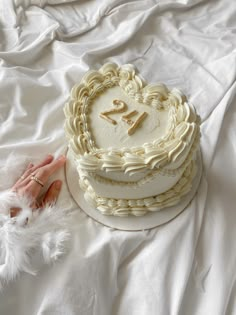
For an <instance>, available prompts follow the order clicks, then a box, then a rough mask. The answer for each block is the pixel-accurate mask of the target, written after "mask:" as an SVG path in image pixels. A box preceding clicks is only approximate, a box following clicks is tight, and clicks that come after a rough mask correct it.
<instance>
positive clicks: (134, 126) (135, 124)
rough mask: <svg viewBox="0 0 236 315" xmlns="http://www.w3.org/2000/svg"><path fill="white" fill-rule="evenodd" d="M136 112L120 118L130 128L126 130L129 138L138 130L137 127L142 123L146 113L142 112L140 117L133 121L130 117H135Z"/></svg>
mask: <svg viewBox="0 0 236 315" xmlns="http://www.w3.org/2000/svg"><path fill="white" fill-rule="evenodd" d="M137 113H138V112H137V111H136V110H134V111H132V112H130V113H128V114H126V115H123V116H122V117H121V118H122V120H123V121H125V122H126V123H127V124H128V125H130V126H131V127H130V128H129V129H128V135H129V136H131V135H132V134H134V132H135V130H136V129H137V128H138V126H139V125H140V124H141V123H142V121H143V120H144V119H145V118H146V117H147V112H143V113H142V114H141V115H139V117H138V118H137V119H136V120H135V121H133V120H131V119H130V117H132V116H134V115H136V114H137Z"/></svg>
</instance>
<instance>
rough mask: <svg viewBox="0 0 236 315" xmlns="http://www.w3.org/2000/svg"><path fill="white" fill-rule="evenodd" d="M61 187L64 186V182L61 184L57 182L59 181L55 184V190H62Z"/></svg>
mask: <svg viewBox="0 0 236 315" xmlns="http://www.w3.org/2000/svg"><path fill="white" fill-rule="evenodd" d="M61 186H62V182H61V181H60V180H57V181H56V182H55V188H56V189H57V190H60V189H61Z"/></svg>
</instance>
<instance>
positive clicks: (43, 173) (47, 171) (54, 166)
mask: <svg viewBox="0 0 236 315" xmlns="http://www.w3.org/2000/svg"><path fill="white" fill-rule="evenodd" d="M65 162H66V157H65V156H64V155H62V156H60V157H59V158H57V159H56V160H54V161H52V162H51V163H50V164H48V165H45V166H44V167H41V168H40V169H38V170H37V171H36V172H34V174H35V176H36V177H37V178H38V179H40V181H42V183H43V184H45V183H46V182H47V181H48V179H49V177H50V176H51V175H53V174H54V173H55V172H56V171H58V170H59V169H60V168H61V167H63V166H64V164H65Z"/></svg>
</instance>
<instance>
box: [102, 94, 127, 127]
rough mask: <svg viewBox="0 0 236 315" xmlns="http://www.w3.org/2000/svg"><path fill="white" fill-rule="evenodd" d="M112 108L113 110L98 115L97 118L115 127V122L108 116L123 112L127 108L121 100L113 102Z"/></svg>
mask: <svg viewBox="0 0 236 315" xmlns="http://www.w3.org/2000/svg"><path fill="white" fill-rule="evenodd" d="M113 106H114V108H112V109H110V110H107V111H105V112H102V113H100V115H99V116H100V117H101V118H103V119H105V120H106V121H108V122H109V123H111V124H113V125H116V124H117V122H116V120H114V119H112V118H111V117H109V116H108V115H111V114H117V113H123V112H125V111H126V108H127V104H126V103H125V102H123V101H121V100H114V101H113Z"/></svg>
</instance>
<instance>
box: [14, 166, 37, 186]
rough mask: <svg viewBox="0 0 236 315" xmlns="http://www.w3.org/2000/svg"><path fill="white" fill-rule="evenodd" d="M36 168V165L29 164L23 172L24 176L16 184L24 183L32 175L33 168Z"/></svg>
mask: <svg viewBox="0 0 236 315" xmlns="http://www.w3.org/2000/svg"><path fill="white" fill-rule="evenodd" d="M33 166H34V164H32V163H29V164H28V166H27V167H26V169H25V171H24V172H23V174H22V175H21V176H20V178H19V179H18V180H17V182H16V183H15V185H16V184H19V183H20V182H22V181H24V180H25V179H26V178H27V177H28V176H29V174H30V173H31V169H32V167H33Z"/></svg>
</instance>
